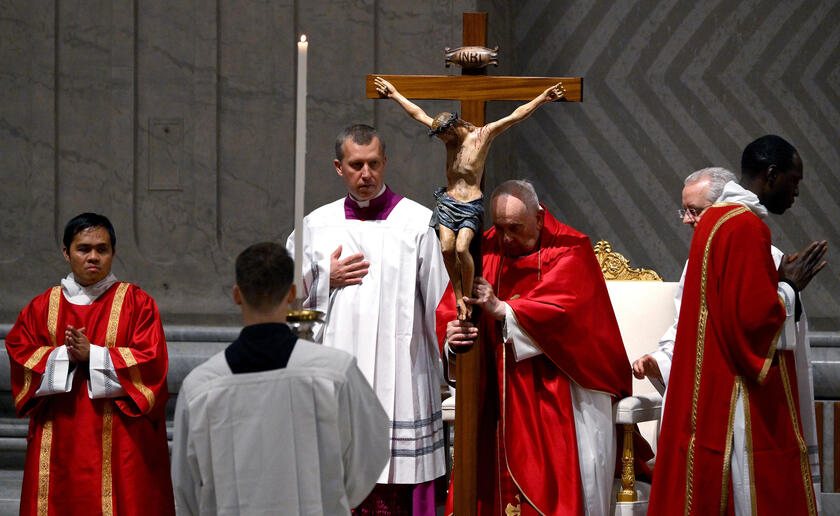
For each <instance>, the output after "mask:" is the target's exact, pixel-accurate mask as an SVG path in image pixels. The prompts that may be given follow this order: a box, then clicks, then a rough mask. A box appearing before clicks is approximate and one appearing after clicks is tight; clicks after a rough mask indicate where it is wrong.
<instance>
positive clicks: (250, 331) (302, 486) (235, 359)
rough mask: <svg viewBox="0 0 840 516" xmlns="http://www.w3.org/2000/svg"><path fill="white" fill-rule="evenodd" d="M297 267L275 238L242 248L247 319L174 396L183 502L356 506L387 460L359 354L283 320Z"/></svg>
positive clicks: (261, 507)
mask: <svg viewBox="0 0 840 516" xmlns="http://www.w3.org/2000/svg"><path fill="white" fill-rule="evenodd" d="M293 271H294V266H293V263H292V259H291V258H289V255H288V253H287V252H286V250H285V249H284V248H283V246H281V245H280V244H276V243H271V242H266V243H262V244H254V245H252V246H251V247H249V248H248V249H246V250H245V251H243V252H242V253H241V254H240V255H239V257H238V258H237V259H236V285H235V286H234V287H233V298H234V301H236V303H237V304H238V305H239V306H240V307H241V308H242V319H243V322H244V325H245V327H244V328H243V329H242V332H241V333H240V334H239V338H237V339H236V340H235V341H234V342H233V343H232V344H231V345H230V346H228V347H227V348H226V349H225V350H224V351H222V352H220V353H218V354H216V355H214V356H213V357H211V358H210V359H209V360H208V361H207V362H205V363H203V364H201V365H200V366H198V367H196V368H195V369H194V370H193V371H192V372H190V374H189V375H187V377H186V379H184V383H183V385H182V387H181V391H180V393H179V396H178V403H177V405H176V408H175V436H174V442H173V449H172V482H173V484H174V487H175V503H176V507H177V510H178V514H190V515H191V514H201V515H212V514H230V515H234V514H237V515H238V514H290V515H297V514H306V515H310V514H311V515H322V514H336V515H338V514H345V515H348V514H350V510H351V509H352V508H353V507H354V506H355V505H356V504H358V503H359V502H361V501H362V500H363V499H364V498H365V497H366V496H367V494H368V493H369V492H370V490H371V489H372V488H373V486H374V484H375V482H376V478H377V477H378V476H379V472H380V471H382V466H383V465H384V464H385V462H386V461H387V458H388V427H387V425H388V419H387V417H386V416H385V412H384V411H383V410H382V407H381V406H380V405H379V401H378V400H377V399H376V395H375V394H374V393H373V390H372V389H371V388H370V386H369V385H368V383H367V381H366V380H365V378H364V376H362V373H361V372H360V371H359V369H358V367H356V361H355V359H354V358H353V357H352V356H350V355H348V354H347V353H343V352H341V351H337V350H334V349H328V348H325V347H324V346H319V345H317V344H315V343H312V342H308V341H305V340H301V339H298V338H297V337H296V336H295V335H294V334H293V333H292V332H291V330H290V329H289V327H288V326H287V325H286V324H285V321H286V313H287V310H288V304H289V302H290V301H291V300H294V298H295V287H294V286H293V285H291V283H292V276H293Z"/></svg>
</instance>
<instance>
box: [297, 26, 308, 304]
mask: <svg viewBox="0 0 840 516" xmlns="http://www.w3.org/2000/svg"><path fill="white" fill-rule="evenodd" d="M297 46H298V52H297V56H298V63H297V116H296V120H297V123H296V124H295V288H297V295H298V297H304V292H303V191H304V187H305V185H306V52H307V49H308V47H309V42H307V41H306V35H302V36H301V37H300V41H298V44H297Z"/></svg>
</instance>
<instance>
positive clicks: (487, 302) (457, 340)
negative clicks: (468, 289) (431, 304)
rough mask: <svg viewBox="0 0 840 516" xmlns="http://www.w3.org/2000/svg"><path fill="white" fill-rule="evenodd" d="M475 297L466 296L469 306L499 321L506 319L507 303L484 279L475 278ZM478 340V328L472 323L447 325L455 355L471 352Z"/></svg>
mask: <svg viewBox="0 0 840 516" xmlns="http://www.w3.org/2000/svg"><path fill="white" fill-rule="evenodd" d="M472 293H473V296H474V297H467V296H464V298H463V299H464V302H465V303H467V304H468V305H474V306H478V307H481V309H482V310H483V311H484V313H486V314H487V315H489V316H490V317H492V318H493V319H496V320H497V321H502V320H504V318H505V314H506V310H505V303H504V302H502V301H501V300H500V299H499V298H498V297H496V294H495V293H494V292H493V287H492V286H490V283H489V282H488V281H487V280H486V279H484V278H482V277H477V278H475V283H473V292H472ZM477 338H478V328H476V327H475V325H474V324H473V323H472V322H470V321H460V320H457V319H456V320H454V321H449V322H448V323H447V324H446V343H447V344H448V345H449V349H450V350H452V352H454V353H462V352H464V351H467V350H469V349H470V348H471V347H472V345H473V343H475V339H477Z"/></svg>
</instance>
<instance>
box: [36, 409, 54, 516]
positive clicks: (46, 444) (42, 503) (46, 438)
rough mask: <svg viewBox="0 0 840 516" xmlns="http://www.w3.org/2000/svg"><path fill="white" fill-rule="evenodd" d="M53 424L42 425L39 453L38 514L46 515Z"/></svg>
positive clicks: (40, 515)
mask: <svg viewBox="0 0 840 516" xmlns="http://www.w3.org/2000/svg"><path fill="white" fill-rule="evenodd" d="M52 425H53V422H52V421H46V422H44V425H43V426H42V427H41V450H40V452H39V454H38V516H42V515H43V516H46V514H47V512H48V511H49V496H50V450H51V449H52Z"/></svg>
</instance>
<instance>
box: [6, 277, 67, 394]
mask: <svg viewBox="0 0 840 516" xmlns="http://www.w3.org/2000/svg"><path fill="white" fill-rule="evenodd" d="M60 302H61V287H53V288H52V289H51V290H50V302H49V305H48V309H47V331H48V332H49V334H50V344H52V346H53V347H55V343H56V333H57V332H58V306H59V303H60ZM50 351H52V348H51V347H50V346H41V347H40V348H38V349H36V350H35V352H34V353H32V356H30V357H29V360H27V361H26V363H25V364H23V387H22V388H21V389H20V392H19V393H18V394H17V396H15V406H16V407H17V406H18V405H19V404H20V401H21V400H22V399H23V398H24V397H25V396H26V393H28V392H29V388H30V387H31V386H32V368H34V367H35V366H36V365H38V362H40V361H41V359H42V358H44V355H45V354H46V353H48V352H50Z"/></svg>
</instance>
